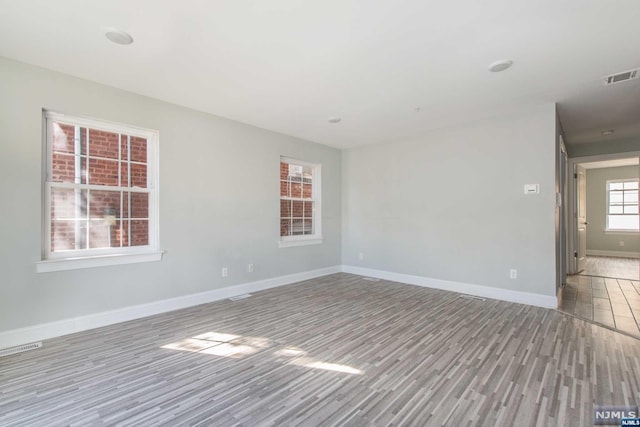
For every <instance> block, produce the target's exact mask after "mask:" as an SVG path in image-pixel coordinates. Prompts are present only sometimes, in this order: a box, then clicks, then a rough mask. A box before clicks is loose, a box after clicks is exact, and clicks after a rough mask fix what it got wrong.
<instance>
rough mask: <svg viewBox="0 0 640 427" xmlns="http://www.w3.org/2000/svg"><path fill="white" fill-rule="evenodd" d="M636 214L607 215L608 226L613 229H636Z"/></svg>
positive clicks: (637, 217) (637, 218)
mask: <svg viewBox="0 0 640 427" xmlns="http://www.w3.org/2000/svg"><path fill="white" fill-rule="evenodd" d="M639 218H640V217H639V216H638V215H612V216H609V228H610V229H613V230H637V229H638V220H639Z"/></svg>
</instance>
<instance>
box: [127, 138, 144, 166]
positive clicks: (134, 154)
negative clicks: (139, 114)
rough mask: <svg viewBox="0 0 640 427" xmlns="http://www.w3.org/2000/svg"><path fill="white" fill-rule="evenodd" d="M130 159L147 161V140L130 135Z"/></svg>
mask: <svg viewBox="0 0 640 427" xmlns="http://www.w3.org/2000/svg"><path fill="white" fill-rule="evenodd" d="M130 148H131V161H133V162H142V163H147V140H146V139H145V138H141V137H139V136H132V137H131V144H130Z"/></svg>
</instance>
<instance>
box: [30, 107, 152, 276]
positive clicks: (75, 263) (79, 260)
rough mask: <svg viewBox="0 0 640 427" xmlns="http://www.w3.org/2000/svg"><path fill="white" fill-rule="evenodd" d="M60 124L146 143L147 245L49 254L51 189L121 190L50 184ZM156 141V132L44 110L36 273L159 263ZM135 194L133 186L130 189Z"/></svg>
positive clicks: (88, 185) (89, 185)
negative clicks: (55, 128) (56, 124)
mask: <svg viewBox="0 0 640 427" xmlns="http://www.w3.org/2000/svg"><path fill="white" fill-rule="evenodd" d="M54 122H62V123H66V124H70V125H74V126H81V127H85V128H90V129H95V130H101V131H107V132H115V133H120V134H126V135H130V136H137V137H142V138H145V139H146V140H147V163H146V165H147V187H146V189H145V190H144V191H141V192H145V193H147V194H148V195H149V218H148V220H149V244H148V245H145V246H132V247H119V248H97V249H79V250H64V251H56V252H52V251H51V187H52V186H56V187H69V188H78V187H82V188H83V189H89V190H104V191H120V190H121V189H122V188H123V187H121V186H118V187H111V186H105V185H91V184H73V183H55V184H52V182H51V176H52V174H51V168H52V163H53V153H52V151H53V150H52V146H53V132H52V124H53V123H54ZM158 142H159V135H158V132H157V131H153V130H148V129H142V128H138V127H135V126H129V125H124V124H119V123H113V122H108V121H104V120H98V119H92V118H86V117H78V116H72V115H66V114H61V113H56V112H53V111H48V110H43V153H44V155H43V173H42V177H43V179H42V197H43V198H42V207H43V209H42V260H41V261H40V262H38V263H36V270H37V271H38V272H39V273H42V272H49V271H60V270H72V269H79V268H92V267H101V266H107V265H117V264H131V263H138V262H149V261H160V260H161V259H162V254H163V251H161V250H160V249H159V247H160V241H159V221H158V217H159V197H158V194H159V188H158V164H159V157H158ZM131 189H132V190H133V191H135V187H131Z"/></svg>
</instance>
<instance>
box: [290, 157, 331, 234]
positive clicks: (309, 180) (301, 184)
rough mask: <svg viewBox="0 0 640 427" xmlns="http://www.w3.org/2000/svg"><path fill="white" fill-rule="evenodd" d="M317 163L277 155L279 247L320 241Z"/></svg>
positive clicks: (318, 169) (318, 167)
mask: <svg viewBox="0 0 640 427" xmlns="http://www.w3.org/2000/svg"><path fill="white" fill-rule="evenodd" d="M320 194H321V193H320V165H319V164H314V163H307V162H303V161H301V160H295V159H291V158H287V157H281V158H280V247H286V246H299V245H308V244H315V243H322V229H321V223H320V219H321V210H320Z"/></svg>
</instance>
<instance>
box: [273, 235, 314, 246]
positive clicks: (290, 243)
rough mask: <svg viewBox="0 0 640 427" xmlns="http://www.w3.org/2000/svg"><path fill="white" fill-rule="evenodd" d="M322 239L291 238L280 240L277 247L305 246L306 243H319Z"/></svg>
mask: <svg viewBox="0 0 640 427" xmlns="http://www.w3.org/2000/svg"><path fill="white" fill-rule="evenodd" d="M323 241H324V239H323V238H322V237H313V238H303V239H292V240H280V241H279V242H278V247H279V248H290V247H293V246H307V245H319V244H321V243H322V242H323Z"/></svg>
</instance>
